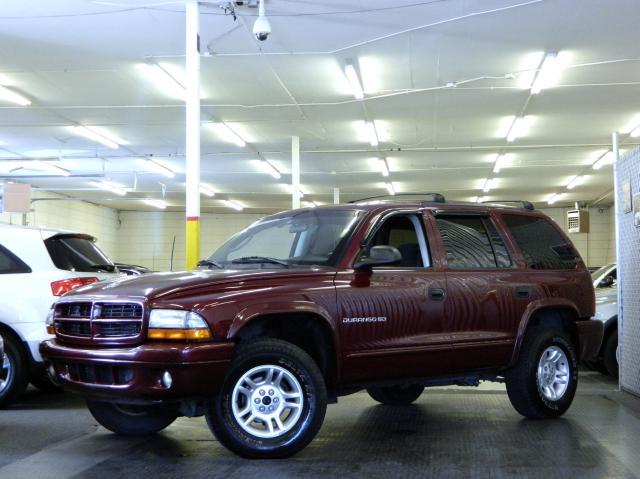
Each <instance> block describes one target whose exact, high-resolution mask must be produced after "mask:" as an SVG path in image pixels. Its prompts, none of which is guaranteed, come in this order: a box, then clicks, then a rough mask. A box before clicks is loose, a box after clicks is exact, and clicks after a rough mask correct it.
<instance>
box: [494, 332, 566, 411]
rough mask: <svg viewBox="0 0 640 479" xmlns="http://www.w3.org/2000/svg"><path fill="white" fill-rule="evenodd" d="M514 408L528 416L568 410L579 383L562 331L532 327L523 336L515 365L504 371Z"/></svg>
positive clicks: (564, 334) (564, 333)
mask: <svg viewBox="0 0 640 479" xmlns="http://www.w3.org/2000/svg"><path fill="white" fill-rule="evenodd" d="M506 382H507V394H508V395H509V400H510V401H511V404H512V405H513V407H514V408H515V409H516V411H518V412H519V413H520V414H522V415H523V416H525V417H527V418H530V419H544V418H552V417H559V416H561V415H562V414H564V413H565V412H566V410H567V409H569V406H571V402H572V401H573V397H574V395H575V393H576V388H577V386H578V365H577V357H576V353H575V349H574V347H573V344H572V342H571V338H570V337H569V335H568V334H567V333H566V332H564V331H559V330H552V329H547V328H543V327H540V326H535V327H533V328H531V329H530V330H529V331H528V332H527V335H526V336H525V338H524V342H523V344H522V348H521V350H520V357H519V358H518V362H517V363H516V365H515V366H514V367H513V368H511V369H510V370H509V371H507V374H506Z"/></svg>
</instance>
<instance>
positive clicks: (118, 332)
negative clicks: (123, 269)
mask: <svg viewBox="0 0 640 479" xmlns="http://www.w3.org/2000/svg"><path fill="white" fill-rule="evenodd" d="M143 318H144V307H143V305H142V304H141V303H135V302H128V301H113V302H110V301H93V302H89V301H77V302H74V301H65V302H61V303H58V304H57V305H56V307H55V314H54V324H55V328H56V333H57V334H59V335H60V336H61V337H63V338H64V339H66V340H69V341H72V340H73V339H78V340H82V341H87V340H91V341H94V342H95V343H104V342H112V341H129V342H130V341H132V340H135V339H138V338H139V337H140V335H141V334H142V325H143Z"/></svg>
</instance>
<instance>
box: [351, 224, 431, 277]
mask: <svg viewBox="0 0 640 479" xmlns="http://www.w3.org/2000/svg"><path fill="white" fill-rule="evenodd" d="M418 235H420V236H418ZM421 243H422V244H423V245H424V247H425V249H426V241H425V240H424V232H423V230H422V218H421V217H419V216H417V215H409V216H404V215H403V216H401V215H394V216H392V217H391V218H389V219H387V220H385V221H384V223H382V226H380V228H379V229H378V230H377V231H376V232H375V234H374V235H373V238H372V239H371V240H370V241H369V242H368V244H367V248H366V251H368V250H369V248H371V247H372V246H383V245H384V246H393V247H394V248H397V249H398V251H400V254H401V255H402V260H401V261H400V262H399V263H398V265H397V266H399V267H401V268H424V266H425V264H424V261H423V258H422V246H421ZM363 254H364V252H363ZM427 256H428V254H427ZM427 266H428V265H427Z"/></svg>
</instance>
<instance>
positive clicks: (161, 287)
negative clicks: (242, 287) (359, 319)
mask: <svg viewBox="0 0 640 479" xmlns="http://www.w3.org/2000/svg"><path fill="white" fill-rule="evenodd" d="M328 273H335V270H334V269H332V268H327V267H320V266H308V267H296V268H291V269H268V270H267V269H250V270H230V269H225V270H195V271H181V272H177V273H151V274H145V275H141V276H121V277H119V278H116V279H112V280H107V281H101V282H100V283H94V284H90V285H88V286H83V287H81V288H77V289H74V290H73V291H71V292H70V293H67V294H66V295H65V296H64V297H65V298H73V297H74V296H84V297H86V296H90V297H94V298H98V299H104V300H106V299H116V298H117V299H122V298H139V299H143V298H144V299H147V300H152V299H158V298H165V297H167V296H172V295H174V294H180V295H182V294H184V293H185V292H188V291H189V290H195V289H201V288H215V287H218V286H221V285H223V284H228V283H240V282H245V281H260V280H281V279H285V278H296V277H300V276H308V275H310V274H328Z"/></svg>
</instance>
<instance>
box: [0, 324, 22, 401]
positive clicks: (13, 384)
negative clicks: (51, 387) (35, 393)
mask: <svg viewBox="0 0 640 479" xmlns="http://www.w3.org/2000/svg"><path fill="white" fill-rule="evenodd" d="M3 339H4V352H5V354H6V355H7V356H8V358H9V361H11V363H12V364H11V365H12V367H13V376H12V377H11V379H10V382H9V384H8V385H7V387H6V388H5V389H4V390H3V391H2V392H1V393H0V408H1V407H5V406H8V405H9V404H11V403H12V402H14V401H16V400H18V399H20V397H21V396H22V394H24V392H25V390H26V389H27V386H28V385H29V364H28V360H27V357H26V354H25V352H24V349H23V348H22V346H21V345H20V344H19V343H17V342H16V340H15V339H14V338H13V337H12V336H9V335H6V334H3ZM1 361H2V358H0V362H1Z"/></svg>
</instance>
